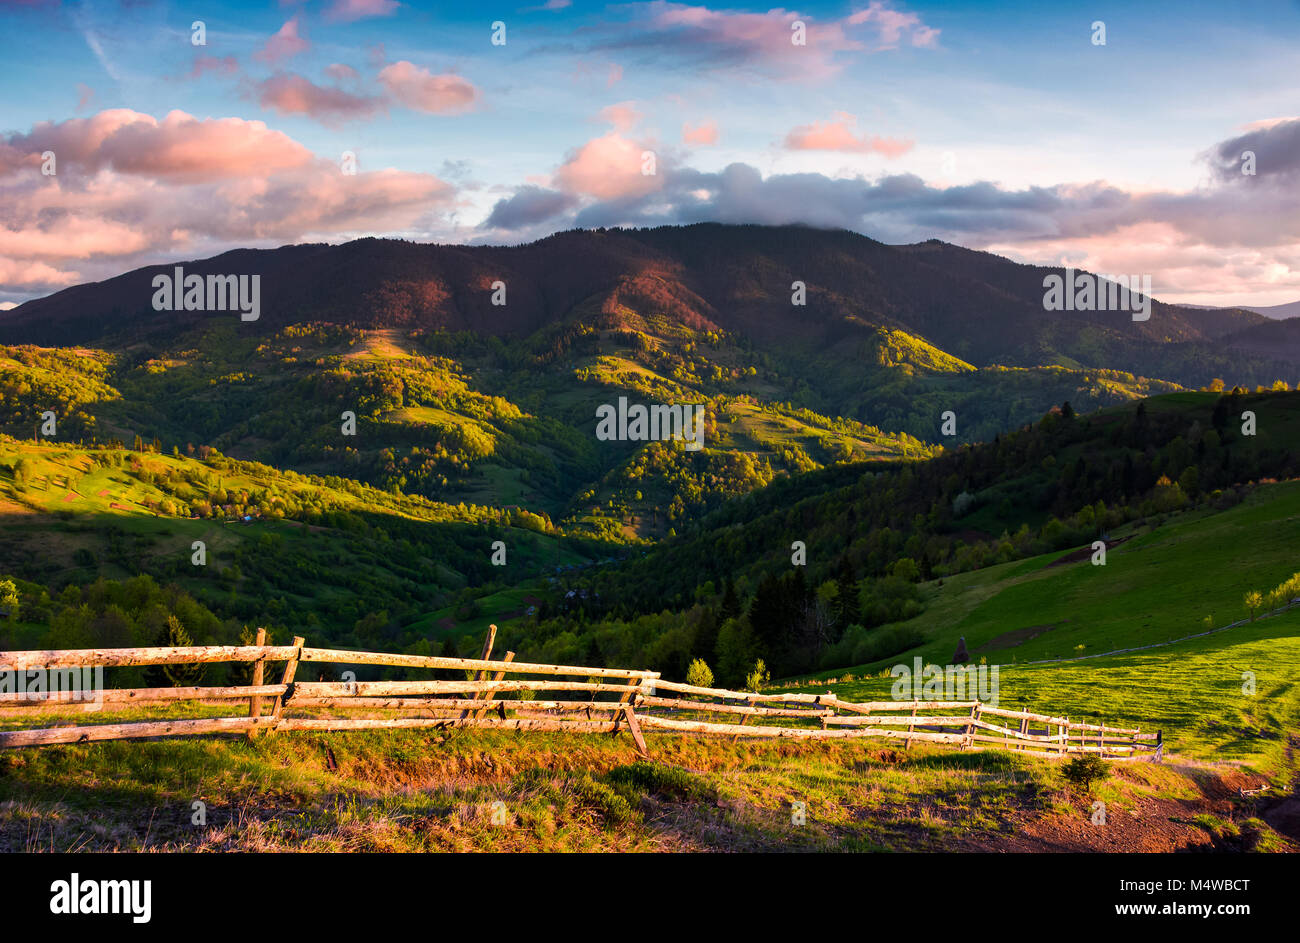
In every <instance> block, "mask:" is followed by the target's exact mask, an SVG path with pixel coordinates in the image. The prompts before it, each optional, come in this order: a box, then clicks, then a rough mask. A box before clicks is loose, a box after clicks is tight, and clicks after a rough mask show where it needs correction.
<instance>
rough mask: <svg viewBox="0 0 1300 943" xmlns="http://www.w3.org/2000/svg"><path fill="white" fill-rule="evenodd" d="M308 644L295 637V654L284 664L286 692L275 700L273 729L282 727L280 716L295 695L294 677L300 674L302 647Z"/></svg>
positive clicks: (299, 636)
mask: <svg viewBox="0 0 1300 943" xmlns="http://www.w3.org/2000/svg"><path fill="white" fill-rule="evenodd" d="M306 642H307V640H306V639H305V638H303V637H302V636H301V635H295V636H294V637H293V647H294V653H293V654H292V655H290V656H289V660H288V661H287V662H285V663H284V679H283V680H282V681H281V682H280V683H281V684H283V685H284V686H285V690H284V691H283V692H282V693H281V694H280V696H279V697H277V698H276V699H275V713H274V714H273V715H272V717H271V729H272V730H275V729H276V728H278V727H279V726H280V715H281V714H283V713H284V702H285V701H286V700H288V698H289V697H290V696H292V694H293V676H294V675H295V674H297V672H298V659H299V658H300V657H301V656H302V647H303V645H304V644H305V643H306Z"/></svg>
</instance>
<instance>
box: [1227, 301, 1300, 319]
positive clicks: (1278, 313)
mask: <svg viewBox="0 0 1300 943" xmlns="http://www.w3.org/2000/svg"><path fill="white" fill-rule="evenodd" d="M1237 307H1238V308H1240V309H1241V310H1243V311H1254V312H1255V313H1256V314H1262V315H1264V317H1266V318H1273V319H1274V320H1275V321H1283V320H1286V319H1287V318H1294V317H1300V301H1290V302H1287V303H1286V304H1280V305H1263V306H1260V305H1238V306H1237ZM1209 310H1223V309H1209Z"/></svg>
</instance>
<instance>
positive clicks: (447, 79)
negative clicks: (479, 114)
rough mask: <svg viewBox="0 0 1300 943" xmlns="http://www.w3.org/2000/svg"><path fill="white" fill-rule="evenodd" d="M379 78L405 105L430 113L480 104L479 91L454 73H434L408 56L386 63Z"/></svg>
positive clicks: (469, 107)
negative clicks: (388, 64) (387, 64)
mask: <svg viewBox="0 0 1300 943" xmlns="http://www.w3.org/2000/svg"><path fill="white" fill-rule="evenodd" d="M379 81H380V82H381V83H382V84H383V85H384V87H385V88H387V89H388V91H389V92H390V93H391V94H392V96H393V97H394V98H396V99H397V100H398V101H400V102H401V103H402V104H403V105H405V106H406V107H408V108H411V109H413V110H415V111H423V112H426V113H429V114H455V113H458V112H465V111H471V110H472V109H473V108H474V107H475V106H477V104H478V102H479V98H480V94H479V90H478V89H477V88H475V87H474V85H473V83H472V82H470V81H468V80H467V79H464V78H461V77H460V76H459V75H456V74H455V73H453V72H445V73H443V74H441V75H431V74H430V73H429V70H428V69H422V68H420V67H419V66H416V65H413V64H412V63H410V62H407V61H406V60H405V59H403V60H401V61H400V62H394V63H393V64H392V65H390V66H385V67H384V69H383V70H382V71H381V72H380V73H379Z"/></svg>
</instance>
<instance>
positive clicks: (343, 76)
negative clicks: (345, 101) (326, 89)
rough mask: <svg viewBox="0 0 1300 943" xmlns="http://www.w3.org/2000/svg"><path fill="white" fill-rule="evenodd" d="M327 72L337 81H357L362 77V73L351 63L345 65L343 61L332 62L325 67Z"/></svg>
mask: <svg viewBox="0 0 1300 943" xmlns="http://www.w3.org/2000/svg"><path fill="white" fill-rule="evenodd" d="M325 74H326V75H328V76H329V77H330V78H332V79H335V80H336V81H340V82H342V81H344V80H348V81H355V80H356V79H359V78H361V73H360V72H358V71H357V70H356V69H354V68H352V66H350V65H344V64H343V63H341V62H331V63H330V64H329V65H327V66H326V67H325Z"/></svg>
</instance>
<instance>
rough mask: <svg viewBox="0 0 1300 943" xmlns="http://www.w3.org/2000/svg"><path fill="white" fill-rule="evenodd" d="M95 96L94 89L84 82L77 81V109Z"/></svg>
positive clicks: (83, 107) (82, 108)
mask: <svg viewBox="0 0 1300 943" xmlns="http://www.w3.org/2000/svg"><path fill="white" fill-rule="evenodd" d="M94 97H95V90H94V89H93V88H91V87H90V86H89V85H87V84H86V83H85V82H78V83H77V111H82V110H84V109H85V107H86V106H87V105H89V104H90V102H91V100H92V99H94Z"/></svg>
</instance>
